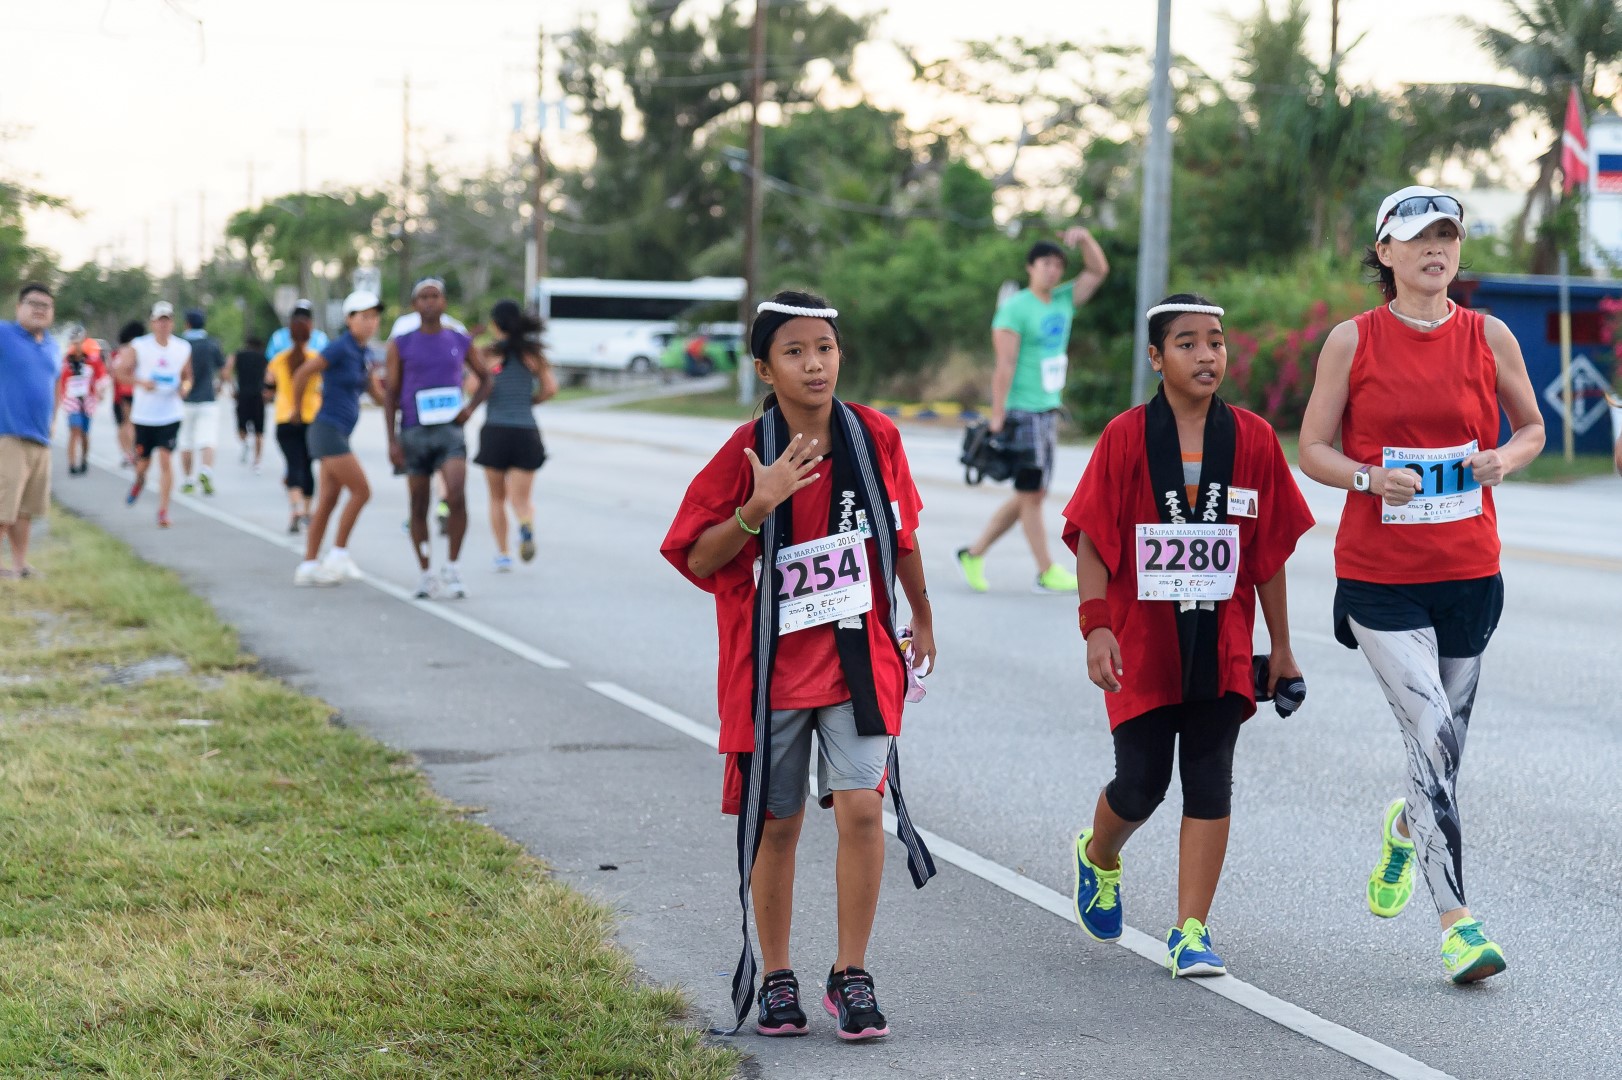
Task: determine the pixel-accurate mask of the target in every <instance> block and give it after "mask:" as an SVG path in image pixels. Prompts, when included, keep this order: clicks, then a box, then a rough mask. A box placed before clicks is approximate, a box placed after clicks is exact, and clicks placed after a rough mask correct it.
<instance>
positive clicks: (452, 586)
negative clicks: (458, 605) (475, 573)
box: [439, 563, 467, 600]
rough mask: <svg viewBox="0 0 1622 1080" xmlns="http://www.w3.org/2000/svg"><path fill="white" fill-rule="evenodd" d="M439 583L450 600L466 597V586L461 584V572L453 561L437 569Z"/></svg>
mask: <svg viewBox="0 0 1622 1080" xmlns="http://www.w3.org/2000/svg"><path fill="white" fill-rule="evenodd" d="M439 585H440V588H441V589H442V590H443V591H444V593H445V595H446V596H447V597H449V598H450V599H452V600H463V599H466V597H467V587H466V586H465V585H463V584H462V573H461V571H459V570H458V569H457V568H456V564H455V563H446V564H445V565H444V567H442V568H441V569H440V571H439Z"/></svg>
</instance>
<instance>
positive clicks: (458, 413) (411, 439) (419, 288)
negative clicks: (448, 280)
mask: <svg viewBox="0 0 1622 1080" xmlns="http://www.w3.org/2000/svg"><path fill="white" fill-rule="evenodd" d="M411 302H412V305H413V306H414V307H415V308H416V310H417V314H418V315H419V316H421V319H422V323H421V325H420V327H419V328H418V329H416V330H413V331H411V332H410V333H408V334H405V335H403V336H401V337H398V338H395V339H394V340H393V341H391V342H389V351H388V375H387V377H386V380H385V381H386V383H387V386H388V389H387V390H386V391H385V394H384V402H383V419H384V424H385V425H386V429H387V431H388V437H389V461H390V462H392V463H393V464H394V466H395V468H397V469H398V468H404V469H405V472H406V484H407V487H408V488H409V489H410V492H411V522H410V524H411V546H412V549H413V550H414V551H415V553H416V556H417V565H418V568H419V569H420V570H421V572H422V574H421V578H420V580H419V581H418V584H417V592H416V596H417V598H418V599H420V600H426V599H429V598H431V597H434V596H438V595H441V594H443V595H445V596H449V597H453V598H456V597H464V596H466V595H467V587H466V586H465V585H464V584H463V582H462V574H461V566H460V559H461V557H462V540H463V538H464V537H465V536H466V535H467V501H466V497H465V492H464V485H465V483H466V479H467V443H466V440H465V439H464V438H463V435H462V425H464V424H466V423H467V420H468V417H469V416H471V415H473V410H475V409H477V408H478V407H479V406H480V405H481V404H482V403H483V402H484V399H485V398H486V397H488V396H489V394H490V373H489V372H488V371H486V370H485V367H484V361H483V360H482V359H481V358H480V356H479V352H478V350H477V349H476V348H474V347H473V339H472V338H470V337H468V335H467V334H465V333H462V332H461V331H458V330H453V329H451V328H450V327H448V326H445V325H444V324H443V323H442V322H441V321H440V316H441V315H442V314H443V313H444V311H445V285H444V283H443V282H441V281H440V280H439V279H438V278H425V279H424V280H422V281H419V282H417V284H416V286H415V287H414V288H413V289H412V290H411ZM464 369H465V370H466V371H468V372H471V373H472V374H473V376H474V377H475V378H477V379H478V388H477V389H476V390H475V391H474V394H473V400H471V401H466V400H464V398H463V394H462V373H463V371H464ZM396 414H398V416H399V422H398V429H397V428H396V421H395V417H396ZM435 473H439V474H440V475H441V477H442V478H443V479H444V481H445V499H446V502H447V503H448V504H449V508H450V514H449V520H448V522H447V525H446V537H447V539H448V540H449V549H450V550H449V553H448V554H449V558H448V560H447V561H446V563H445V565H444V566H443V567H441V568H440V572H439V574H438V575H437V576H436V575H435V574H434V572H433V570H432V569H431V555H432V544H431V541H430V539H429V535H428V504H429V499H430V496H431V491H432V488H431V480H432V478H433V475H434V474H435Z"/></svg>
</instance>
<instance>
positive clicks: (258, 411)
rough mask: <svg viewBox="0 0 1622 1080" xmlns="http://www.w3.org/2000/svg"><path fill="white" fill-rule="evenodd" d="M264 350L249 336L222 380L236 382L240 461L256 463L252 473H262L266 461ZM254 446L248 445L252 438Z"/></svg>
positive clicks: (232, 357) (231, 360) (230, 363)
mask: <svg viewBox="0 0 1622 1080" xmlns="http://www.w3.org/2000/svg"><path fill="white" fill-rule="evenodd" d="M267 363H268V362H267V361H266V359H265V346H264V344H263V343H262V342H261V341H260V340H259V339H258V338H256V337H254V336H252V335H249V336H248V337H247V338H246V339H245V340H244V341H243V342H242V348H240V349H238V350H237V351H236V352H235V353H233V354H232V355H231V358H230V359H229V360H228V361H226V364H225V373H224V375H223V378H225V379H228V380H235V383H236V391H235V396H236V399H237V441H238V442H239V443H240V444H241V445H242V456H241V461H242V463H243V464H244V465H246V464H248V459H249V457H250V455H251V456H252V459H253V471H254V472H258V471H259V465H260V462H261V461H263V460H264V457H265V392H264V391H265V368H266V366H267ZM250 435H251V436H252V437H253V442H252V444H250V443H249V442H248V438H249V436H250Z"/></svg>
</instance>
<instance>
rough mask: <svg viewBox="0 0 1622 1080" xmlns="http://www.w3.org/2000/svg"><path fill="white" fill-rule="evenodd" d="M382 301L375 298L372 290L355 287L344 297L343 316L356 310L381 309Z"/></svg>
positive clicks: (375, 295)
mask: <svg viewBox="0 0 1622 1080" xmlns="http://www.w3.org/2000/svg"><path fill="white" fill-rule="evenodd" d="M382 310H383V301H381V300H379V299H378V298H377V294H376V293H374V292H367V291H366V290H365V289H356V290H355V291H354V292H352V293H350V294H349V295H348V296H346V297H344V316H345V317H346V318H347V317H348V316H350V315H353V314H355V312H357V311H382Z"/></svg>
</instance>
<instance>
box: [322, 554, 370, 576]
mask: <svg viewBox="0 0 1622 1080" xmlns="http://www.w3.org/2000/svg"><path fill="white" fill-rule="evenodd" d="M321 565H322V567H323V568H325V569H326V571H327V572H328V573H329V574H331V575H332V576H333V578H334V580H338V581H342V580H345V579H347V580H349V581H359V580H360V579H361V578H362V577H363V576H364V575H362V574H361V572H360V567H358V566H356V565H355V559H354V556H352V555H350V554H349V552H348V551H340V550H338V549H337V548H333V549H332V550H331V551H328V552H327V557H326V558H325V559H323V560H321Z"/></svg>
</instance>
